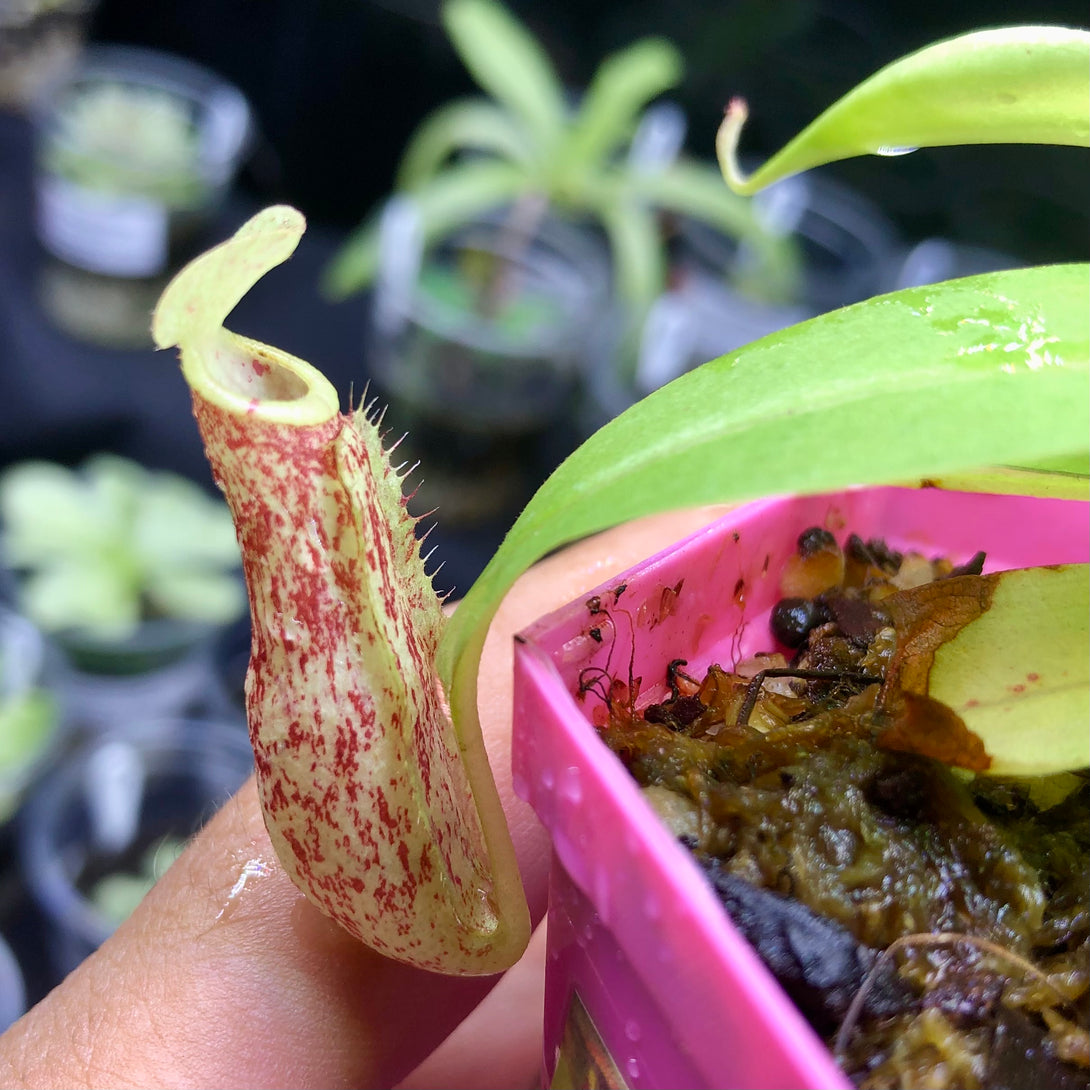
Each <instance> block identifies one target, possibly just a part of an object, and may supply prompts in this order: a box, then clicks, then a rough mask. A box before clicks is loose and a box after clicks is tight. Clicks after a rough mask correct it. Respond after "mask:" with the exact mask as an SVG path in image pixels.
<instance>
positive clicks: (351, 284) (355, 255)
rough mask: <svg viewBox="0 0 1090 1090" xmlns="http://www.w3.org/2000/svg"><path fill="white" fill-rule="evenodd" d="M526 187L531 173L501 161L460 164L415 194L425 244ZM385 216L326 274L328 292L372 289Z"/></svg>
mask: <svg viewBox="0 0 1090 1090" xmlns="http://www.w3.org/2000/svg"><path fill="white" fill-rule="evenodd" d="M525 191H526V174H525V171H523V170H521V169H520V168H519V167H517V166H515V165H513V164H512V163H506V162H499V161H497V160H491V161H488V160H483V161H477V162H467V163H459V164H456V165H454V166H450V167H448V168H447V169H446V170H444V171H443V172H442V174H438V175H436V176H435V178H434V179H433V180H432V181H431V183H430V184H428V185H426V186H425V187H424V188H423V189H420V190H418V191H417V192H415V193H414V194H413V200H415V201H416V202H417V207H418V210H419V212H420V222H421V227H422V228H423V231H424V240H425V243H427V242H430V241H433V240H434V239H436V238H439V237H441V236H442V235H443V234H445V233H446V232H448V231H450V230H452V229H453V228H455V227H458V226H459V225H461V224H464V223H466V222H469V221H472V219H473V218H474V217H475V216H477V215H479V214H480V213H482V212H486V211H488V210H489V209H492V208H496V207H498V206H500V205H503V204H506V203H507V202H509V201H511V200H513V199H514V198H515V197H516V196H518V195H519V194H520V193H523V192H525ZM379 224H380V214H379V213H376V214H374V215H373V216H371V217H370V218H369V219H367V220H366V221H364V223H363V224H362V225H361V226H360V227H358V228H357V229H356V230H355V231H353V232H352V234H351V235H350V236H349V237H348V240H347V241H346V242H345V244H344V245H343V246H342V247H341V249H340V250H339V251H338V252H337V254H336V256H335V257H334V258H333V260H332V261H331V262H330V264H329V265H328V267H327V268H326V269H325V271H324V273H323V275H322V290H323V291H324V292H325V293H326V294H327V295H328V296H330V297H331V298H333V299H343V298H344V297H345V296H347V295H351V294H352V293H353V292H356V291H360V290H361V289H363V288H365V287H367V286H368V285H369V284H370V283H371V282H372V281H373V280H374V278H375V276H376V274H377V273H378V254H379Z"/></svg>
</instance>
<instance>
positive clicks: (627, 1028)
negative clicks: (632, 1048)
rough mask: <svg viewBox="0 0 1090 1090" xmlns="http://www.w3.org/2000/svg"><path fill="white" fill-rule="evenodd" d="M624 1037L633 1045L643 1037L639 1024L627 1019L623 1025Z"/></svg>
mask: <svg viewBox="0 0 1090 1090" xmlns="http://www.w3.org/2000/svg"><path fill="white" fill-rule="evenodd" d="M624 1035H625V1037H627V1038H628V1039H629V1040H630V1041H631V1042H632V1043H633V1044H635V1043H636V1042H637V1041H638V1040H639V1039H640V1038H641V1037H642V1036H643V1030H642V1029H640V1024H639V1022H637V1021H636V1020H635V1019H634V1018H629V1019H628V1021H627V1022H625V1024H624Z"/></svg>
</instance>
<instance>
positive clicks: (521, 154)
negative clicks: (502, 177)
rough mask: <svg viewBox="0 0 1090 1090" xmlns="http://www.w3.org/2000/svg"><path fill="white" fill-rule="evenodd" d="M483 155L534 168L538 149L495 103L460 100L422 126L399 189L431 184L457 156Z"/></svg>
mask: <svg viewBox="0 0 1090 1090" xmlns="http://www.w3.org/2000/svg"><path fill="white" fill-rule="evenodd" d="M465 150H470V151H479V152H488V153H492V154H495V155H497V156H498V157H499V158H501V159H507V160H509V161H510V162H513V163H523V164H526V165H530V164H532V163H533V161H534V155H535V148H534V145H533V142H532V141H531V140H529V139H528V137H527V135H526V130H525V129H524V128H522V127H521V126H520V125H519V124H518V123H517V122H516V121H515V119H514V118H513V117H512V116H511V115H510V114H509V113H507V111H506V110H502V109H501V108H500V107H499V106H497V105H496V104H495V103H493V102H488V101H487V100H485V99H460V100H458V101H457V102H450V103H448V104H447V105H446V106H441V107H440V108H439V109H438V110H436V111H435V113H433V114H430V115H429V116H428V117H426V118H425V119H424V121H423V122H421V124H420V127H419V128H418V129H417V130H416V131H415V132H414V133H413V136H412V139H411V140H410V141H409V143H408V144H407V145H406V147H405V152H404V154H403V155H402V157H401V163H400V165H399V167H398V173H397V181H396V186H397V188H398V189H401V190H413V189H416V188H418V187H419V186H421V185H423V184H424V183H425V182H429V181H431V179H432V177H433V176H434V175H435V173H436V172H437V171H438V170H439V168H440V167H442V166H443V164H444V163H445V162H446V160H447V159H448V158H449V157H450V156H451V155H453V154H454V153H456V152H460V151H465Z"/></svg>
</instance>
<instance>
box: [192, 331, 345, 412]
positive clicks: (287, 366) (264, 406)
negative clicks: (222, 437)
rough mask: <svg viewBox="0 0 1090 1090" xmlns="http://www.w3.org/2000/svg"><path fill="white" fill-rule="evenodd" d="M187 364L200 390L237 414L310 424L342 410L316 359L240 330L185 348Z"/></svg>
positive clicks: (198, 391)
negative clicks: (313, 362) (312, 361)
mask: <svg viewBox="0 0 1090 1090" xmlns="http://www.w3.org/2000/svg"><path fill="white" fill-rule="evenodd" d="M182 368H183V370H184V371H185V372H186V374H187V377H188V378H189V380H190V382H191V384H192V386H193V389H194V390H195V391H196V392H197V393H199V394H200V395H201V396H202V397H204V398H205V399H206V400H209V401H212V402H215V403H216V404H218V405H220V406H221V407H223V408H225V409H227V410H228V411H230V412H233V413H245V414H246V415H248V416H253V415H255V414H256V415H257V416H259V417H261V418H262V419H266V420H269V421H271V422H277V423H284V424H296V425H310V424H320V423H323V422H324V421H326V420H329V419H330V418H331V417H333V416H336V415H337V414H338V413H339V411H340V404H339V398H338V395H337V392H336V390H335V389H334V388H333V386H332V385H331V384H330V382H329V381H328V380H327V379H326V378H325V377H324V376H323V375H322V374H321V373H320V372H319V371H317V370H316V369H315V368H313V367H311V365H310V364H308V363H306V362H305V361H304V360H301V359H298V358H297V357H295V356H292V355H290V354H289V353H287V352H281V351H280V350H279V349H276V348H272V347H271V346H269V345H266V344H262V343H260V342H259V341H253V340H250V339H249V338H247V337H240V336H238V335H237V334H231V335H229V336H227V337H223V338H221V339H219V340H218V342H217V343H215V344H214V345H208V346H206V347H203V348H202V349H200V350H194V349H192V348H190V349H188V350H187V349H183V352H182Z"/></svg>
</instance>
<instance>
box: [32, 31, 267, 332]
mask: <svg viewBox="0 0 1090 1090" xmlns="http://www.w3.org/2000/svg"><path fill="white" fill-rule="evenodd" d="M36 121H37V138H36V170H35V198H36V218H35V223H36V228H37V235H38V239H39V241H40V243H41V246H42V250H43V262H42V269H41V282H40V289H41V299H42V303H43V306H44V307H45V309H46V311H47V312H48V313H49V315H50V316H51V318H52V319H53V320H54V321H55V322H56V323H57V324H58V325H59V326H60V327H61V328H62V329H64V330H66V331H67V332H69V333H71V334H73V335H75V336H77V337H80V338H81V339H85V340H89V341H92V342H95V343H100V344H105V345H116V346H137V345H150V343H151V340H150V333H149V331H148V326H149V317H148V316H149V314H150V312H151V309H152V307H153V306H154V304H155V301H156V299H157V298H158V296H159V293H160V291H161V290H162V288H163V286H164V285H165V283H166V280H167V278H168V277H169V275H170V274H171V273H172V272H173V271H175V270H176V269H177V268H179V267H180V266H181V265H182V264H183V263H184V262H185V261H186V260H187V259H188V258H189V257H191V256H192V255H193V254H194V253H196V252H197V251H198V250H199V249H200V248H202V247H203V246H204V245H205V244H206V243H207V242H208V238H207V235H206V233H205V232H206V230H207V228H208V227H209V225H210V224H211V222H212V220H213V217H214V216H215V213H216V212H217V210H218V209H219V207H220V205H221V203H222V201H223V198H224V196H225V195H226V193H227V192H228V190H229V188H230V185H231V183H232V182H233V180H234V177H235V173H236V171H237V169H238V166H239V163H240V161H241V159H242V156H243V154H244V152H245V150H246V148H247V145H248V141H249V136H250V127H251V118H250V108H249V105H248V103H247V101H246V99H245V97H244V96H243V95H242V93H241V92H240V91H238V90H237V89H236V88H235V87H233V86H232V85H231V84H229V83H227V82H226V81H225V80H223V79H221V78H220V77H219V76H217V75H216V74H215V73H213V72H210V71H208V70H207V69H205V68H203V67H201V66H200V65H197V64H194V63H192V62H190V61H187V60H184V59H182V58H180V57H175V56H171V55H170V54H166V53H160V52H157V51H154V50H147V49H138V48H135V47H130V46H96V47H93V48H90V49H88V50H87V52H86V53H85V55H84V57H83V58H82V60H81V62H80V64H79V65H78V67H77V68H76V69H75V70H74V71H73V72H72V73H71V74H70V75H69V76H68V78H67V79H65V80H64V81H63V82H61V83H60V84H59V85H58V86H56V87H55V88H54V89H53V90H52V92H51V93H50V94H49V95H48V96H47V97H46V98H45V99H44V100H43V102H42V105H41V107H40V109H39V111H38V114H37V118H36Z"/></svg>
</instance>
